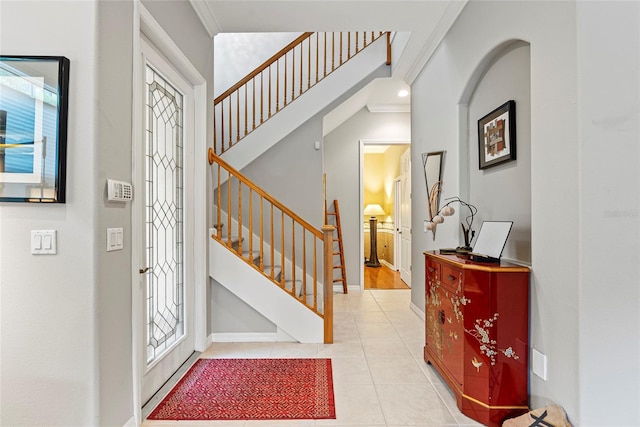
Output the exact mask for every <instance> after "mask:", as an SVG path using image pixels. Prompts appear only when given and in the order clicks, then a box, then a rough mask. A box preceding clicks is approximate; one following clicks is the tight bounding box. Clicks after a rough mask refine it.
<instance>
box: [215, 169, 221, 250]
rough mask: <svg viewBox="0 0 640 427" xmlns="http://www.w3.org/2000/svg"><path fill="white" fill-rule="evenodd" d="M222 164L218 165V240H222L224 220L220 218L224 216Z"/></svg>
mask: <svg viewBox="0 0 640 427" xmlns="http://www.w3.org/2000/svg"><path fill="white" fill-rule="evenodd" d="M220 169H221V167H220V163H218V213H217V214H216V221H218V233H217V234H218V239H220V240H222V218H220V215H222V206H221V205H220V204H221V203H222V201H221V199H222V197H221V194H220V193H222V185H221V184H220V181H221V179H220V178H221V172H220Z"/></svg>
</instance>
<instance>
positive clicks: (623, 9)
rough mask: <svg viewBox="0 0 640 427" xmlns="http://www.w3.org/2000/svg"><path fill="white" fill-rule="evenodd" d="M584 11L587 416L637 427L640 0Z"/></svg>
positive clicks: (583, 410)
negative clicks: (613, 409)
mask: <svg viewBox="0 0 640 427" xmlns="http://www.w3.org/2000/svg"><path fill="white" fill-rule="evenodd" d="M577 17H578V25H577V34H578V75H577V86H578V99H579V100H580V104H579V115H580V116H579V117H580V120H579V126H578V128H577V131H578V135H579V138H580V151H579V153H578V156H577V160H578V161H579V162H580V169H581V174H580V176H579V179H580V187H579V189H578V191H577V193H578V195H579V208H580V218H579V220H578V223H579V224H580V241H579V246H578V248H579V251H580V255H581V259H580V266H579V269H578V274H579V277H580V288H579V292H578V295H577V299H578V302H579V307H580V318H579V319H580V330H579V331H578V332H577V334H576V335H577V336H578V338H579V354H580V361H579V365H578V369H579V378H580V383H579V393H580V394H579V396H580V400H579V404H580V420H581V421H582V423H581V425H600V426H605V425H606V426H610V425H620V426H623V425H624V426H631V425H634V426H637V425H640V314H639V313H640V287H639V286H638V284H639V283H640V220H639V217H640V178H639V176H640V175H639V172H638V171H639V170H640V4H639V3H638V2H578V6H577ZM596 29H597V30H596ZM614 407H615V408H617V410H616V411H610V410H609V409H610V408H614Z"/></svg>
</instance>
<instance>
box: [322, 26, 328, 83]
mask: <svg viewBox="0 0 640 427" xmlns="http://www.w3.org/2000/svg"><path fill="white" fill-rule="evenodd" d="M322 65H323V67H324V77H327V33H324V62H323V64H322Z"/></svg>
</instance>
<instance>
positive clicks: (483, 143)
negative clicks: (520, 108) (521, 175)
mask: <svg viewBox="0 0 640 427" xmlns="http://www.w3.org/2000/svg"><path fill="white" fill-rule="evenodd" d="M478 155H479V156H478V157H479V166H480V169H486V168H489V167H491V166H496V165H499V164H502V163H504V162H508V161H510V160H515V159H516V103H515V101H513V100H511V101H507V102H505V103H504V104H502V105H501V106H499V107H498V108H496V109H495V110H493V111H492V112H490V113H489V114H487V115H486V116H484V117H482V118H481V119H480V120H478Z"/></svg>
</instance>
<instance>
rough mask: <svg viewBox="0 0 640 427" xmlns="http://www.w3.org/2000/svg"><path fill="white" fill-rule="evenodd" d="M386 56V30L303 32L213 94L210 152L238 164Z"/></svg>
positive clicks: (386, 61)
mask: <svg viewBox="0 0 640 427" xmlns="http://www.w3.org/2000/svg"><path fill="white" fill-rule="evenodd" d="M390 61H391V45H390V35H389V33H387V32H374V33H372V32H336V33H304V34H302V35H301V36H300V37H298V39H296V40H294V41H293V42H292V43H290V44H289V45H288V46H286V47H285V48H284V49H282V50H281V51H280V52H278V53H277V54H276V55H274V56H273V57H272V58H270V59H269V60H267V61H266V62H265V63H264V64H262V65H261V66H259V67H258V68H256V69H255V70H254V71H253V72H251V73H249V74H248V75H247V76H245V77H244V78H243V79H242V80H240V81H239V82H238V83H236V84H235V85H234V86H232V87H231V88H229V89H228V90H227V91H225V92H224V93H222V94H221V95H220V96H218V97H217V98H216V99H215V100H214V147H213V149H214V153H215V154H217V155H219V156H221V157H222V158H223V159H225V160H226V161H227V162H228V163H229V164H231V165H233V166H234V167H235V168H236V169H238V170H242V168H243V167H245V166H246V165H247V164H249V163H250V162H251V161H253V160H254V159H256V158H257V157H258V156H260V155H261V154H262V153H264V152H265V151H266V150H268V149H269V148H271V147H272V146H273V145H275V144H276V143H277V142H278V141H280V140H281V139H282V138H284V137H285V136H286V135H288V134H289V133H291V132H292V131H293V130H295V129H296V128H297V127H298V126H300V125H301V124H302V123H304V122H305V121H307V120H309V119H310V118H311V117H313V116H314V115H315V114H317V113H319V112H320V111H322V109H324V108H326V107H327V106H329V105H330V104H331V103H332V102H334V101H335V100H336V99H338V98H339V97H340V96H341V95H343V94H344V93H345V92H346V91H348V90H349V89H350V88H352V87H354V86H357V85H358V84H360V83H361V82H362V81H363V79H366V78H367V76H369V75H370V74H372V73H374V71H375V70H377V69H378V68H380V66H382V65H384V64H386V65H389V64H390ZM386 68H389V67H386ZM387 75H388V74H387ZM302 95H304V96H302ZM293 101H295V103H294V102H293ZM290 106H293V107H290ZM258 129H260V131H257V130H258ZM240 141H242V144H239V142H240Z"/></svg>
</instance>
